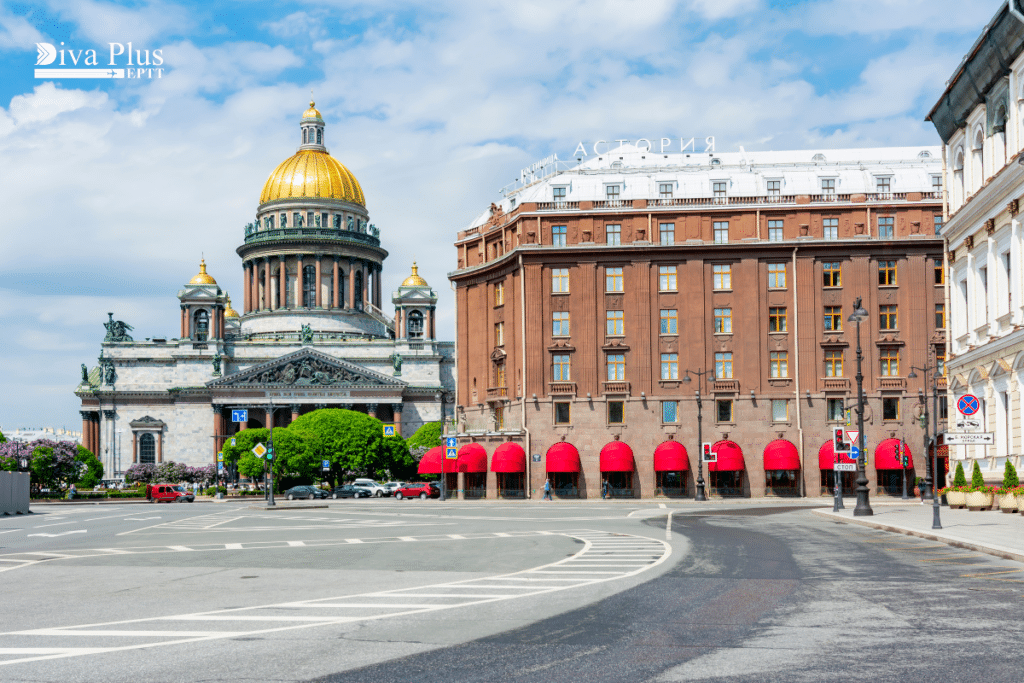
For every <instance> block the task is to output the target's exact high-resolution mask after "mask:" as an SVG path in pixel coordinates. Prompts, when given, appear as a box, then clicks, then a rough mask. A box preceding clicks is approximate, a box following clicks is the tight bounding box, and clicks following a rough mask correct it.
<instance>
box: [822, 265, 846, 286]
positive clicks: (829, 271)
mask: <svg viewBox="0 0 1024 683" xmlns="http://www.w3.org/2000/svg"><path fill="white" fill-rule="evenodd" d="M821 273H822V285H824V286H825V287H842V286H843V265H842V263H840V262H839V261H825V262H824V263H822V264H821Z"/></svg>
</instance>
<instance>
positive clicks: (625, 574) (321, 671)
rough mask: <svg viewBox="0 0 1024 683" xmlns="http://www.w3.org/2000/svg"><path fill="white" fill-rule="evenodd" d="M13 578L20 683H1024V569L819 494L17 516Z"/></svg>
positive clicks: (130, 509)
mask: <svg viewBox="0 0 1024 683" xmlns="http://www.w3.org/2000/svg"><path fill="white" fill-rule="evenodd" d="M37 509H38V510H43V508H37ZM669 512H672V514H673V516H672V518H671V520H672V523H671V532H670V533H669V534H666V521H667V518H666V515H667V514H668V513H669ZM39 534H52V535H39ZM58 534H59V535H58ZM666 537H668V540H666ZM0 581H2V584H0V585H2V586H3V596H4V599H3V600H2V601H0V624H2V626H0V630H2V632H0V678H2V679H3V680H5V681H40V680H45V681H53V680H60V681H134V680H146V681H181V680H203V681H206V680H210V681H221V680H225V681H228V680H230V681H241V680H259V681H266V680H288V681H305V680H316V681H381V682H382V683H387V682H389V681H408V680H416V681H435V680H436V681H533V680H538V681H539V680H544V681H551V680H555V681H562V680H566V681H570V680H571V681H634V680H636V681H684V680H737V681H819V680H824V679H826V678H827V679H831V680H840V681H847V680H861V679H863V680H872V681H890V680H892V681H896V680H900V681H906V680H925V679H931V678H936V677H939V676H940V675H941V676H942V678H943V679H949V677H950V676H951V675H952V676H954V678H955V680H960V681H974V680H977V681H982V680H984V681H1001V680H1014V681H1016V680H1018V679H1019V678H1020V676H1019V672H1020V671H1021V667H1022V664H1024V653H1022V651H1021V648H1020V647H1019V642H1020V638H1021V630H1022V627H1021V620H1020V618H1019V614H1020V610H1021V607H1022V603H1021V597H1022V596H1024V592H1022V589H1024V565H1020V564H1017V563H1014V562H1010V561H1006V560H998V559H996V558H992V557H989V556H985V555H979V554H975V553H970V552H967V551H961V550H957V549H952V548H949V547H948V546H945V545H942V544H939V543H934V542H930V541H926V540H921V539H915V538H908V537H906V536H900V535H894V534H889V533H886V532H881V531H874V530H870V529H864V528H861V527H854V526H848V525H842V524H838V523H835V522H832V521H829V520H825V519H821V518H819V517H816V516H814V515H812V514H811V513H810V512H809V511H808V509H807V507H806V506H804V505H797V506H794V507H785V506H779V505H772V506H762V507H757V506H756V505H753V504H741V505H735V506H726V505H721V504H717V505H705V506H700V507H698V506H697V505H695V504H692V503H689V504H681V505H672V506H670V507H668V508H664V507H659V506H658V505H657V504H653V503H646V502H643V503H638V504H637V505H635V506H631V505H622V504H607V505H606V504H594V503H588V504H582V505H561V504H556V505H543V504H522V503H517V504H509V505H502V504H497V503H487V504H473V503H461V504H460V503H455V502H450V503H447V504H444V505H440V504H437V503H436V502H435V501H426V502H421V501H405V502H395V501H388V500H385V501H331V505H330V507H328V508H320V509H305V510H276V511H264V510H253V509H249V508H248V507H247V506H246V505H240V504H235V503H224V504H198V503H197V504H195V505H162V506H152V505H144V506H138V505H132V506H129V505H118V506H82V507H78V506H76V507H62V508H49V507H48V508H45V511H42V512H40V513H38V514H35V515H32V516H30V517H18V518H2V519H0Z"/></svg>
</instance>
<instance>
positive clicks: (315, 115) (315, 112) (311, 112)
mask: <svg viewBox="0 0 1024 683" xmlns="http://www.w3.org/2000/svg"><path fill="white" fill-rule="evenodd" d="M302 118H304V119H320V120H321V121H323V117H322V116H320V110H319V109H317V108H316V102H314V101H313V100H310V101H309V109H307V110H306V111H304V112H302Z"/></svg>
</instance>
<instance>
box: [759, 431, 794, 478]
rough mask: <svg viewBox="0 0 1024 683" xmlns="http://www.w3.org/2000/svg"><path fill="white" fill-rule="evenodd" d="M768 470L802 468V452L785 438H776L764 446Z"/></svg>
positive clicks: (765, 464) (766, 468)
mask: <svg viewBox="0 0 1024 683" xmlns="http://www.w3.org/2000/svg"><path fill="white" fill-rule="evenodd" d="M764 469H765V471H766V472H772V471H777V470H798V469H800V452H799V451H797V449H796V446H794V445H793V444H792V443H791V442H789V441H786V440H785V439H776V440H775V441H772V442H771V443H770V444H768V445H767V446H765V447H764Z"/></svg>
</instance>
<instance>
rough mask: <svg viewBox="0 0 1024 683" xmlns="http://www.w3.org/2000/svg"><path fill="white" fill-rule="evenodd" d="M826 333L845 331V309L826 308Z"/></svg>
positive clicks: (838, 307) (840, 307)
mask: <svg viewBox="0 0 1024 683" xmlns="http://www.w3.org/2000/svg"><path fill="white" fill-rule="evenodd" d="M825 331H826V332H842V331H843V307H842V306H826V307H825Z"/></svg>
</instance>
